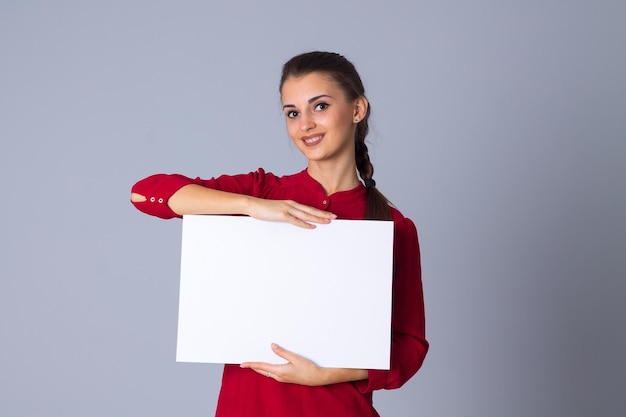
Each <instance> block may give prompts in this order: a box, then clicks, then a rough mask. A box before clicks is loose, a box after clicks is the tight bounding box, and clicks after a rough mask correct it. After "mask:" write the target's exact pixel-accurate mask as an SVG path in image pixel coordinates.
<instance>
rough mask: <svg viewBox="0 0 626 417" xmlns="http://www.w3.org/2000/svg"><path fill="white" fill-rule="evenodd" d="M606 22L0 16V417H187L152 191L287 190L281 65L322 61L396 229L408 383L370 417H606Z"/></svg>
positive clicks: (193, 7)
mask: <svg viewBox="0 0 626 417" xmlns="http://www.w3.org/2000/svg"><path fill="white" fill-rule="evenodd" d="M625 21H626V5H625V2H624V1H591V0H590V1H517V2H512V1H472V2H470V1H455V2H451V1H432V2H426V1H412V2H409V1H405V2H383V1H377V2H368V1H359V2H347V1H346V2H338V1H337V2H330V1H318V2H310V3H306V4H304V3H301V2H295V1H279V0H271V1H266V2H239V1H232V2H225V1H222V2H217V1H214V2H208V1H207V2H200V1H195V2H194V1H176V2H174V1H171V2H170V1H106V2H104V1H103V2H86V1H83V2H79V1H75V2H70V1H55V2H51V1H17V0H16V1H11V0H2V1H0V138H1V141H2V142H1V144H2V147H1V151H0V160H1V164H0V173H1V174H2V178H3V180H2V194H1V195H2V201H1V203H0V213H1V219H2V220H1V221H2V228H1V231H2V239H1V240H0V242H1V243H0V245H1V249H0V256H1V264H0V271H1V274H2V275H1V277H2V278H1V280H0V331H1V337H2V340H1V343H0V416H206V415H211V414H212V413H213V411H214V406H215V399H216V396H217V393H218V389H219V384H220V372H221V367H220V366H218V365H202V364H178V363H176V362H175V348H176V320H177V308H178V268H179V253H180V230H181V224H180V222H179V221H177V220H174V221H169V222H166V221H161V220H158V219H156V218H150V217H148V216H145V215H143V214H141V213H139V212H138V211H136V210H135V209H134V208H133V207H132V206H131V205H130V204H129V202H128V200H129V190H130V186H131V185H132V184H133V183H134V182H135V181H136V180H138V179H140V178H142V177H144V176H147V175H149V174H151V173H155V172H180V173H184V174H187V175H191V176H196V175H199V176H202V177H210V176H213V175H217V174H220V173H239V172H248V171H251V170H254V169H256V168H258V167H260V166H262V167H264V168H266V169H268V170H271V171H273V172H275V173H277V174H287V173H292V172H295V171H299V170H300V169H302V168H303V167H304V160H303V159H302V157H301V156H300V155H299V154H298V152H297V150H296V149H295V148H294V147H293V146H291V145H290V142H289V139H288V136H287V133H286V129H285V127H284V122H283V118H282V115H281V111H280V106H279V97H278V93H277V83H278V77H279V71H280V67H281V65H282V63H283V62H284V61H285V60H286V59H288V58H289V57H291V56H292V55H294V54H297V53H300V52H304V51H307V50H312V49H323V50H333V51H339V52H341V53H344V54H345V55H346V56H348V57H349V58H350V59H351V60H352V61H353V62H354V63H355V64H356V65H357V68H358V69H359V70H360V72H361V74H362V77H363V79H364V81H365V83H366V88H367V89H368V95H369V99H370V101H371V103H372V106H373V133H372V135H371V137H370V143H371V145H370V148H371V151H372V155H373V161H374V163H375V166H376V176H375V178H376V180H377V182H378V184H379V186H380V188H381V190H382V191H383V192H385V193H386V194H387V196H388V197H389V198H390V199H391V200H392V201H393V202H394V203H395V204H396V205H397V206H398V207H399V208H400V209H401V210H402V211H403V212H404V213H405V215H407V216H408V217H411V218H412V219H414V221H415V223H416V224H417V226H418V229H419V232H420V241H421V245H422V256H423V260H422V261H423V272H424V287H425V292H426V302H427V320H428V338H429V340H430V342H431V344H432V345H431V351H430V353H429V355H428V357H427V359H426V362H425V364H424V367H423V368H422V370H421V371H420V372H419V373H418V374H417V376H416V377H414V378H413V379H412V380H411V381H410V382H409V383H407V384H406V385H405V386H404V387H403V388H402V389H400V390H396V391H389V392H378V393H376V394H375V399H374V401H375V404H376V406H377V408H378V410H379V411H380V413H381V414H382V415H384V416H396V417H401V416H520V417H522V416H564V415H568V416H589V415H598V416H618V415H620V416H621V415H624V411H625V410H626V396H625V395H624V392H626V377H625V375H626V360H625V359H624V352H626V336H625V334H624V318H625V317H626V303H625V301H626V295H625V294H626V280H625V271H626V221H625V220H624V213H626V186H625V178H626V175H625V174H626V172H625V171H626V169H625V166H626V140H625V139H626V138H625V136H626V117H625V115H626V77H625V75H624V74H626V47H625V45H626V25H625V24H624V22H625Z"/></svg>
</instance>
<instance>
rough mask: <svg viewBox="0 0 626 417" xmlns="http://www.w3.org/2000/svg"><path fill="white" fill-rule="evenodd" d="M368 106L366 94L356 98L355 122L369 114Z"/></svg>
mask: <svg viewBox="0 0 626 417" xmlns="http://www.w3.org/2000/svg"><path fill="white" fill-rule="evenodd" d="M368 106H369V102H368V101H367V99H366V98H365V96H360V97H359V98H357V99H356V100H354V116H353V119H354V123H359V122H360V121H361V120H363V119H364V118H365V115H367V107H368Z"/></svg>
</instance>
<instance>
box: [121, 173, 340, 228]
mask: <svg viewBox="0 0 626 417" xmlns="http://www.w3.org/2000/svg"><path fill="white" fill-rule="evenodd" d="M196 181H201V180H191V179H189V178H186V177H182V176H177V175H165V174H157V175H154V176H151V177H148V178H146V179H144V180H141V181H139V182H138V183H137V184H135V186H133V188H132V191H131V202H132V203H133V204H134V205H135V206H136V207H137V208H138V209H139V210H141V211H143V212H145V213H147V214H152V215H155V216H158V217H162V218H171V217H176V216H178V217H180V216H182V215H184V214H243V215H248V216H251V217H254V218H256V219H260V220H268V221H283V222H287V223H291V224H293V225H296V226H299V227H303V228H308V229H311V228H314V227H315V226H314V225H313V224H311V223H328V222H330V221H331V220H332V219H335V218H336V217H337V216H335V215H334V214H332V213H330V212H327V211H323V210H318V209H316V208H314V207H310V206H306V205H303V204H299V203H296V202H295V201H292V200H268V199H263V198H257V197H253V196H250V195H246V194H242V193H233V192H226V191H220V190H216V189H212V188H210V187H206V186H204V185H201V184H198V183H197V182H196ZM146 194H150V195H146Z"/></svg>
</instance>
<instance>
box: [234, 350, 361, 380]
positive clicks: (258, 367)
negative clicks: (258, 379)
mask: <svg viewBox="0 0 626 417" xmlns="http://www.w3.org/2000/svg"><path fill="white" fill-rule="evenodd" d="M272 351H274V353H275V354H276V355H278V356H280V357H281V358H283V359H285V360H286V361H287V363H284V364H270V363H265V362H244V363H242V364H241V365H240V366H241V367H242V368H250V369H252V370H254V371H255V372H258V373H259V374H261V375H264V376H267V377H270V378H274V379H275V380H276V381H278V382H285V383H290V384H299V385H308V386H321V385H329V384H336V383H339V382H348V381H358V380H361V379H366V378H367V371H366V370H364V369H347V368H320V367H319V366H317V365H315V363H313V362H312V361H310V360H308V359H307V358H305V357H303V356H300V355H297V354H295V353H293V352H290V351H288V350H287V349H284V348H283V347H281V346H278V345H277V344H276V343H272Z"/></svg>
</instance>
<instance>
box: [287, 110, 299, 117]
mask: <svg viewBox="0 0 626 417" xmlns="http://www.w3.org/2000/svg"><path fill="white" fill-rule="evenodd" d="M297 115H298V112H297V111H295V110H290V111H288V112H287V117H288V118H290V119H293V118H294V117H296V116H297Z"/></svg>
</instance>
